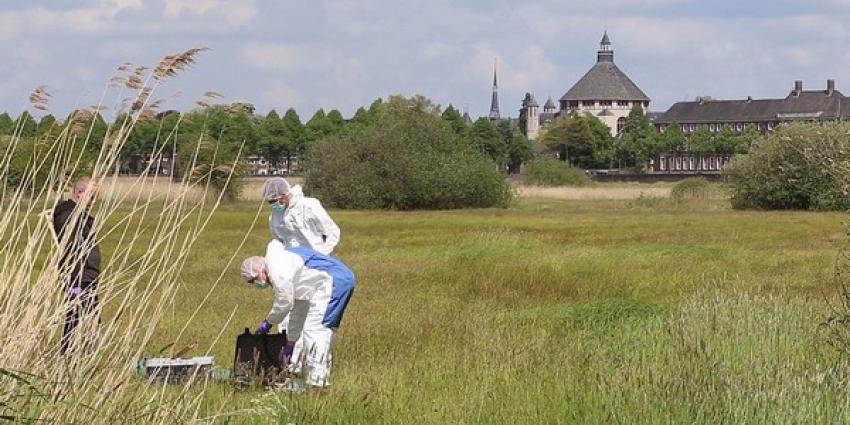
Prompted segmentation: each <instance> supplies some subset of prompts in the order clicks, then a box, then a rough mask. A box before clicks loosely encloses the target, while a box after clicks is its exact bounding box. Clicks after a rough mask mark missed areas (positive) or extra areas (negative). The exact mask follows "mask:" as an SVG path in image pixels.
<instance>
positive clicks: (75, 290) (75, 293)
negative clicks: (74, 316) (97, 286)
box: [68, 286, 83, 299]
mask: <svg viewBox="0 0 850 425" xmlns="http://www.w3.org/2000/svg"><path fill="white" fill-rule="evenodd" d="M68 294H69V295H70V296H71V298H72V299H76V298H80V295H82V294H83V288H81V287H79V286H72V287H71V289H70V290H69V291H68Z"/></svg>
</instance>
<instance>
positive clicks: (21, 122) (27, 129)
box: [15, 111, 38, 137]
mask: <svg viewBox="0 0 850 425" xmlns="http://www.w3.org/2000/svg"><path fill="white" fill-rule="evenodd" d="M15 126H16V127H17V128H19V129H20V133H19V134H20V137H33V136H35V135H36V133H37V132H38V124H37V123H36V122H35V119H34V118H33V117H32V115H31V114H30V113H29V112H27V111H24V112H21V115H19V116H18V119H17V120H15Z"/></svg>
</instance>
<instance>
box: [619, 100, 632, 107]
mask: <svg viewBox="0 0 850 425" xmlns="http://www.w3.org/2000/svg"><path fill="white" fill-rule="evenodd" d="M617 106H629V101H628V100H618V101H617Z"/></svg>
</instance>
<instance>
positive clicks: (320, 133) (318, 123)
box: [305, 108, 333, 145]
mask: <svg viewBox="0 0 850 425" xmlns="http://www.w3.org/2000/svg"><path fill="white" fill-rule="evenodd" d="M332 133H333V126H332V125H331V123H330V122H329V121H328V118H327V116H326V115H325V110H324V109H321V108H320V109H319V110H318V111H316V113H315V114H313V117H312V118H310V120H309V121H307V125H306V143H305V145H309V144H312V143H315V142H317V141H319V140H321V139H323V138H325V137H326V136H328V135H330V134H332Z"/></svg>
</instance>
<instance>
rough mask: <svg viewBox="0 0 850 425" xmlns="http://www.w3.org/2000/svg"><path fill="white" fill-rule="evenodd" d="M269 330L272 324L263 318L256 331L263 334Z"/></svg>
mask: <svg viewBox="0 0 850 425" xmlns="http://www.w3.org/2000/svg"><path fill="white" fill-rule="evenodd" d="M270 330H272V324H271V323H269V321H268V320H263V321H262V322H261V323H260V326H257V333H258V334H260V335H265V334H267V333H269V331H270Z"/></svg>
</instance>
